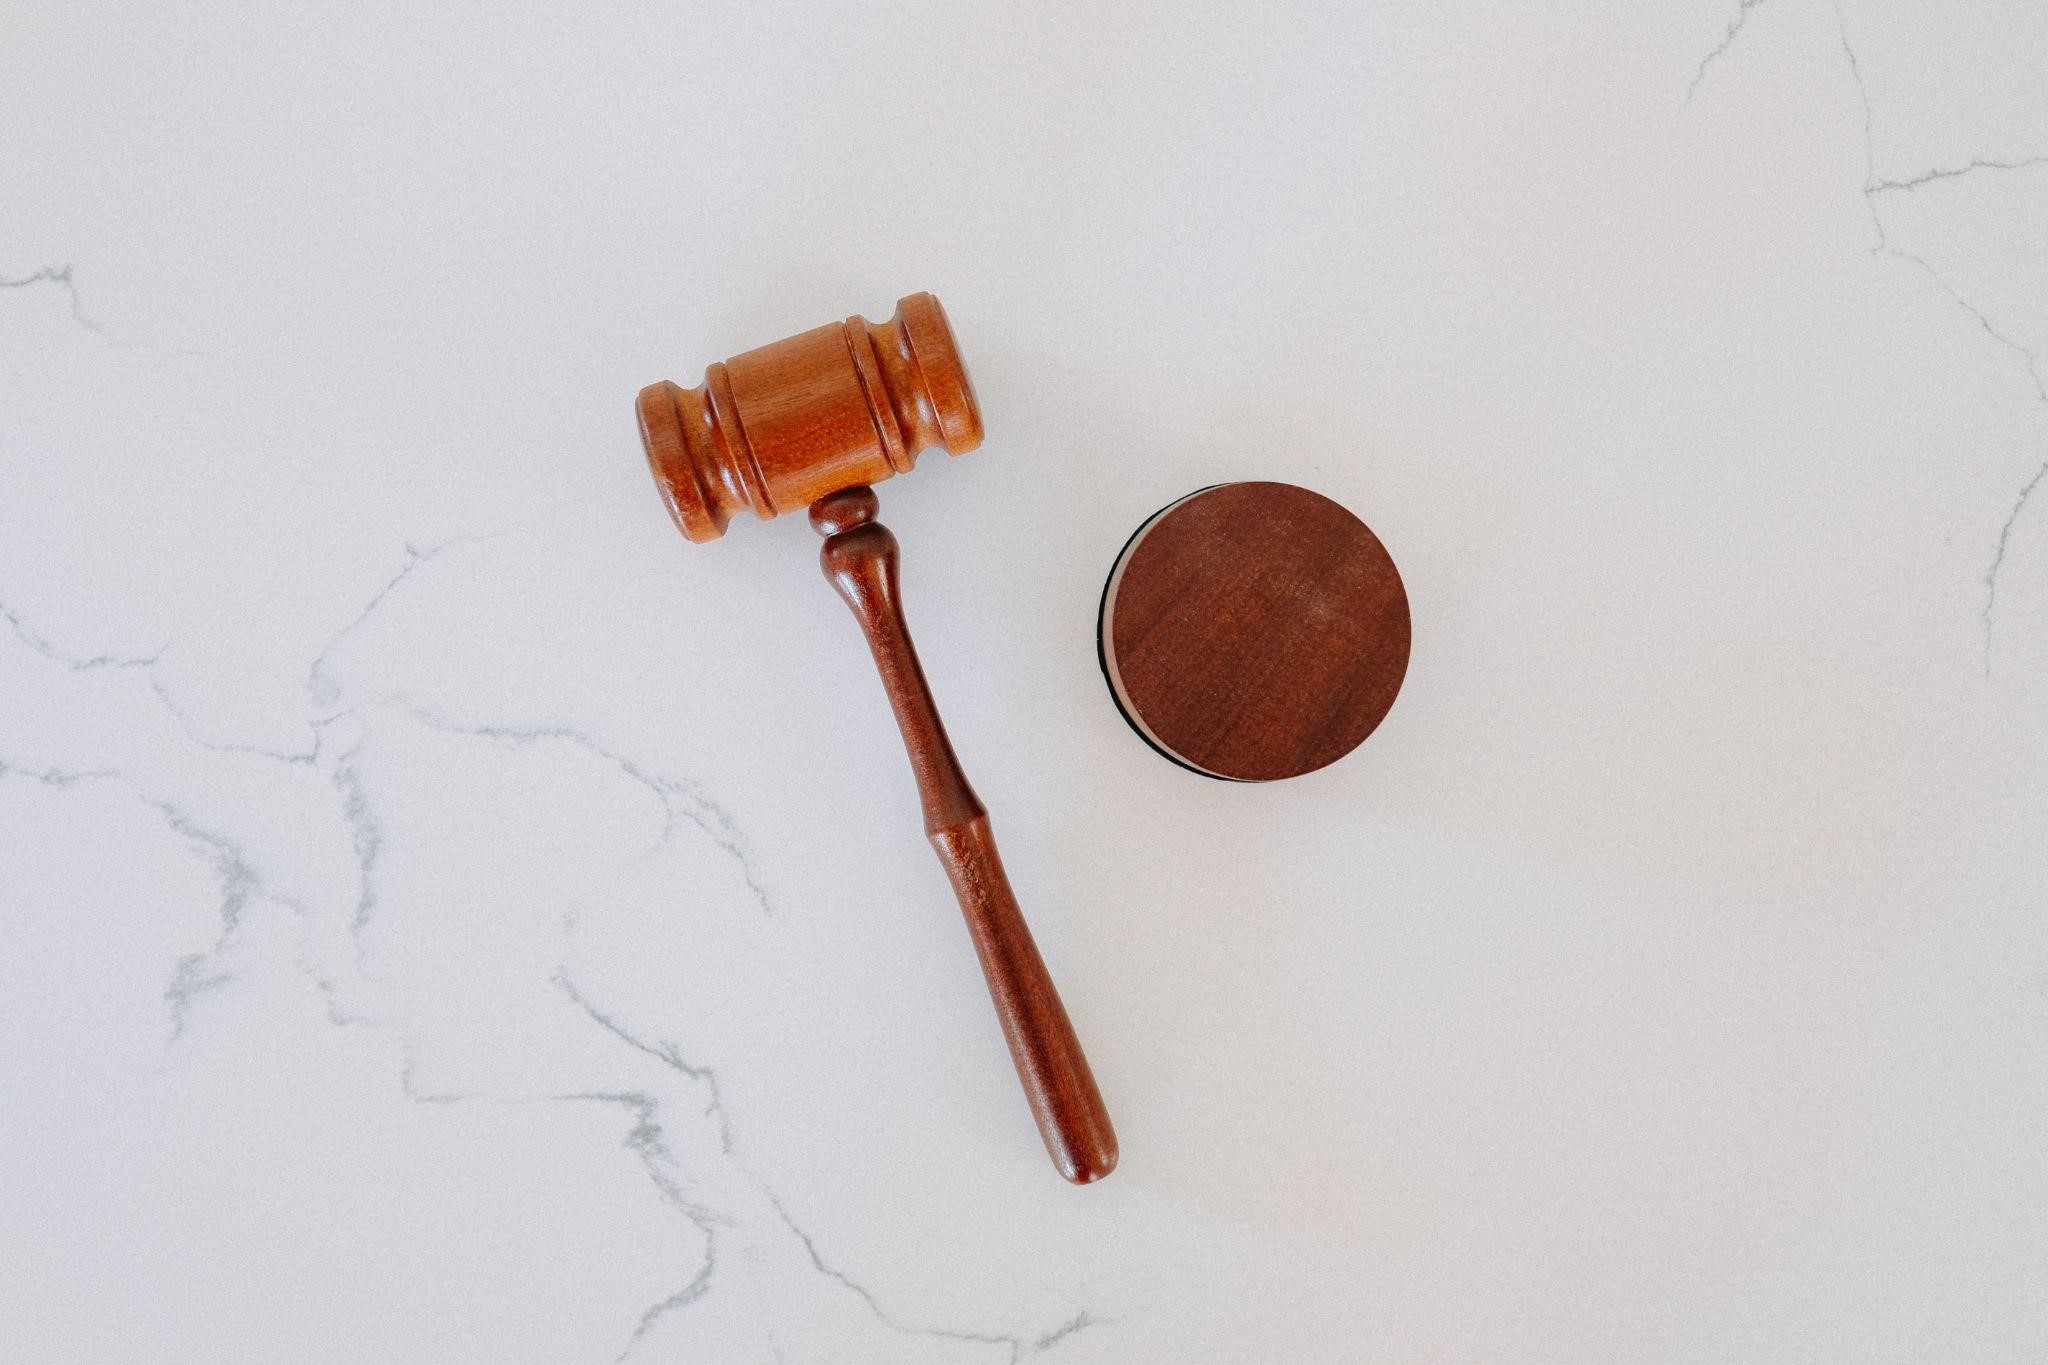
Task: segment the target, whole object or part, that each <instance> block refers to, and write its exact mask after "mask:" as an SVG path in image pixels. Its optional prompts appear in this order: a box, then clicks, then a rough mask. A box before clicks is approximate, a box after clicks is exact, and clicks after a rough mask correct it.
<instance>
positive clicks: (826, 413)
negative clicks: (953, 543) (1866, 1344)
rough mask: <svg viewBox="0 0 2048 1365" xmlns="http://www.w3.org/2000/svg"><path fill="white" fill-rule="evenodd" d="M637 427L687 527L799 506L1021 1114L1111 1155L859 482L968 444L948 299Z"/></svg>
mask: <svg viewBox="0 0 2048 1365" xmlns="http://www.w3.org/2000/svg"><path fill="white" fill-rule="evenodd" d="M639 409H640V434H641V438H642V439H643V440H644V441H645V443H646V446H647V459H648V463H649V464H650V465H651V466H652V467H653V469H654V478H655V482H656V483H657V484H658V485H659V486H660V488H661V491H662V494H663V496H664V497H665V498H666V499H667V501H668V507H669V511H670V513H671V514H672V515H673V516H674V517H675V521H676V525H677V526H679V527H680V528H681V529H682V532H683V534H684V535H685V536H686V537H688V538H689V539H691V540H693V541H698V542H703V541H709V540H716V539H717V538H718V537H719V536H720V535H722V534H724V532H725V528H726V526H727V524H728V523H730V522H731V520H732V518H733V516H734V514H735V513H737V512H740V511H742V510H750V511H752V512H753V513H754V514H755V515H756V516H759V517H762V518H764V519H766V518H769V517H774V516H778V515H780V514H781V513H784V512H793V511H795V510H797V509H798V508H808V509H809V511H810V518H811V525H812V526H813V527H815V528H816V529H817V531H818V533H819V534H820V535H822V536H823V537H825V544H824V547H823V549H822V550H821V551H820V554H819V559H820V561H821V563H822V564H823V566H824V570H825V576H826V577H827V578H828V579H829V580H831V583H832V585H833V586H834V587H835V588H837V589H838V590H839V595H840V596H841V597H843V598H844V599H845V600H846V604H847V605H848V606H849V607H851V608H852V609H853V614H854V616H855V617H856V618H857V619H858V620H859V621H860V625H861V629H862V631H863V632H865V633H866V635H867V641H868V648H869V649H870V650H871V651H872V652H873V654H874V656H875V666H876V667H877V668H878V669H880V670H881V674H882V686H883V689H884V690H885V691H886V692H887V693H888V696H889V704H890V706H891V707H892V708H894V710H895V713H896V724H897V727H898V728H899V729H900V730H901V731H902V732H903V744H904V747H905V748H906V749H907V750H908V751H909V753H910V767H911V771H912V773H913V774H914V775H915V776H916V779H917V790H918V795H919V797H920V798H921V799H922V801H923V804H924V825H925V833H926V834H927V835H928V836H929V837H930V839H931V843H932V847H933V848H934V849H935V850H937V852H938V855H939V861H940V862H941V863H943V864H945V868H946V875H947V876H948V877H949V878H950V879H951V880H952V883H953V891H954V894H955V895H956V896H957V897H958V898H959V901H960V909H961V912H962V913H963V914H964V915H965V916H966V917H967V928H968V931H969V933H971V934H972V935H973V937H974V947H975V951H976V953H977V954H978V955H979V957H980V959H981V969H982V973H983V975H984V976H986V977H987V978H988V987H989V994H990V995H991V996H992V997H993V998H994V1001H995V1008H996V1017H997V1018H998V1019H999V1020H1000V1021H1001V1022H1002V1026H1003V1036H1004V1038H1005V1039H1006V1040H1007V1041H1008V1043H1009V1046H1010V1056H1011V1058H1012V1060H1014V1061H1015V1063H1016V1065H1017V1076H1018V1079H1019V1080H1020V1081H1022V1082H1023V1085H1024V1095H1025V1098H1026V1099H1027V1100H1028V1101H1029V1102H1030V1105H1031V1113H1032V1117H1033V1118H1034V1119H1036V1120H1037V1122H1038V1131H1039V1134H1040V1136H1042V1137H1043V1138H1044V1139H1045V1146H1046V1150H1047V1151H1048V1152H1050V1153H1051V1154H1052V1159H1053V1164H1054V1165H1055V1166H1057V1167H1058V1168H1059V1172H1060V1174H1061V1175H1063V1176H1065V1177H1066V1178H1067V1179H1068V1180H1071V1181H1074V1182H1075V1183H1076V1184H1086V1183H1087V1182H1089V1181H1093V1180H1100V1179H1101V1178H1102V1177H1103V1176H1105V1175H1108V1174H1109V1173H1110V1171H1112V1170H1114V1169H1115V1167H1116V1158H1117V1145H1116V1133H1115V1130H1113V1129H1112V1128H1111V1127H1110V1122H1109V1112H1108V1110H1107V1109H1106V1108H1104V1106H1103V1103H1102V1095H1101V1093H1100V1092H1099V1091H1098V1090H1097V1089H1096V1087H1095V1077H1094V1075H1093V1074H1092V1073H1091V1072H1090V1071H1089V1069H1088V1059H1087V1057H1086V1056H1085V1055H1083V1053H1082V1051H1081V1044H1080V1042H1079V1040H1078V1039H1076V1038H1075V1036H1074V1029H1073V1025H1072V1024H1070V1023H1069V1022H1068V1021H1067V1012H1066V1009H1065V1007H1064V1006H1063V1005H1061V1003H1060V997H1059V993H1058V991H1057V990H1055V989H1054V987H1053V983H1052V977H1051V976H1050V975H1049V974H1048V973H1047V972H1046V969H1045V963H1044V961H1043V960H1042V959H1041V958H1040V957H1039V954H1038V948H1037V945H1036V944H1034V943H1033V942H1032V939H1031V930H1030V928H1029V926H1027V925H1026V924H1025V922H1024V916H1023V913H1022V912H1021V911H1020V910H1019V909H1018V908H1017V898H1016V895H1015V893H1014V892H1012V891H1011V890H1010V883H1009V879H1008V878H1007V877H1006V876H1005V875H1004V873H1003V863H1002V859H1001V857H1000V856H999V855H998V854H997V852H996V844H995V836H994V835H993V834H992V833H990V831H989V821H988V809H987V807H985V806H983V805H982V804H981V800H980V798H978V797H977V796H976V795H975V794H974V788H973V787H971V786H969V785H968V782H967V775H966V774H965V773H964V772H962V771H961V768H960V760H959V759H958V758H957V757H955V756H954V753H953V745H952V743H951V741H950V740H948V739H947V737H946V728H945V725H944V724H943V723H942V722H941V721H940V720H939V712H938V707H937V705H936V704H935V703H934V702H933V700H932V694H931V688H930V687H929V686H928V685H927V684H926V682H925V677H924V669H923V667H922V666H921V665H920V664H919V663H918V660H917V650H916V648H915V647H914V646H913V645H912V644H911V640H910V628H909V627H908V626H907V625H906V624H905V623H904V619H903V608H902V604H901V602H900V601H899V597H898V591H897V551H896V537H895V536H893V535H891V534H890V532H889V529H888V528H887V527H885V526H883V525H882V524H881V523H880V522H878V521H876V520H875V513H876V511H877V507H878V504H877V501H876V498H875V494H874V491H873V490H872V489H871V488H870V487H869V485H870V484H874V483H879V482H880V481H881V480H883V479H886V478H888V477H889V476H890V475H892V474H896V473H907V472H908V471H909V470H910V469H911V468H912V467H913V466H914V465H915V464H916V461H917V457H918V455H919V454H920V453H921V452H922V451H924V450H927V449H929V448H931V447H934V446H936V447H938V448H940V449H943V450H945V451H947V452H948V453H949V454H953V455H961V454H965V453H966V452H967V451H970V450H973V449H974V448H975V447H976V446H978V445H980V444H981V412H980V410H979V408H978V407H977V406H976V404H975V400H974V389H973V386H972V385H971V384H970V382H969V381H968V378H967V368H966V366H965V365H964V364H963V363H962V362H961V359H960V352H959V349H958V348H957V346H956V345H955V344H954V341H953V330H952V327H951V326H950V325H949V324H948V323H947V321H946V314H945V310H944V309H942V308H941V307H940V306H939V301H938V300H937V299H936V298H934V297H932V296H931V295H930V294H912V295H910V296H908V297H907V298H903V299H900V300H898V301H897V305H896V314H895V316H894V317H892V318H890V319H889V320H888V321H887V322H880V323H871V322H868V321H867V320H866V319H864V318H860V317H852V318H848V319H847V320H846V321H845V322H843V323H830V324H828V325H826V326H823V327H818V328H814V329H812V330H811V331H808V332H804V333H802V334H800V335H798V336H793V337H790V338H788V339H786V340H783V341H778V342H775V343H773V344H772V345H768V346H763V347H760V348H759V349H757V350H752V351H748V352H746V353H745V354H744V355H737V356H734V357H733V358H732V359H730V360H726V361H722V362H719V363H716V364H713V365H712V366H711V367H710V368H709V369H707V370H706V371H705V374H704V383H703V384H702V385H700V386H699V387H697V388H694V389H685V388H681V387H679V386H677V385H675V384H672V383H668V382H663V383H659V384H650V385H648V386H647V387H646V388H644V389H642V390H641V391H640V399H639Z"/></svg>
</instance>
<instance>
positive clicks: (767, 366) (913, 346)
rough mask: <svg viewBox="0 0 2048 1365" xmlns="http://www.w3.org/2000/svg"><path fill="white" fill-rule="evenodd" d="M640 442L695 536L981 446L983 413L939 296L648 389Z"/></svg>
mask: <svg viewBox="0 0 2048 1365" xmlns="http://www.w3.org/2000/svg"><path fill="white" fill-rule="evenodd" d="M640 438H641V440H642V441H644V442H645V443H646V446H647V462H648V464H650V465H651V466H653V468H654V481H655V483H656V484H658V485H659V486H660V488H661V492H662V496H663V497H665V498H666V499H667V500H668V510H669V512H670V514H671V515H673V516H674V517H675V519H676V525H677V526H679V527H681V528H682V532H683V534H684V535H685V536H688V537H689V538H690V539H691V540H696V541H704V540H716V539H717V538H718V537H719V536H721V535H723V534H724V533H725V527H726V523H728V522H730V521H731V520H732V518H733V514H734V513H735V512H738V511H741V510H742V509H752V511H753V513H754V515H755V516H758V517H761V518H763V519H764V520H765V519H766V518H769V517H773V516H777V515H780V514H781V513H783V512H794V511H800V510H802V509H803V508H806V507H809V506H810V505H811V504H812V503H814V502H816V501H817V500H818V499H820V498H822V497H824V496H825V495H826V494H828V493H836V492H838V491H839V490H840V489H842V488H852V487H854V486H856V485H859V484H871V483H879V482H880V481H881V480H883V479H886V478H888V477H889V476H890V475H891V474H895V473H898V472H903V471H908V470H909V469H910V468H911V467H912V466H913V465H915V464H916V463H917V457H918V455H919V454H920V453H921V452H923V451H924V450H926V449H929V448H930V447H932V446H938V447H940V448H942V449H944V450H945V451H947V452H948V453H949V454H953V455H964V454H966V453H967V452H968V451H970V450H972V449H974V448H975V447H976V446H978V445H980V444H981V410H980V408H978V407H977V406H976V405H975V402H974V386H973V384H972V383H970V382H969V381H968V378H967V367H966V366H965V365H964V364H962V363H961V360H960V351H959V348H958V347H956V346H955V345H954V344H953V329H952V327H951V326H950V325H949V324H948V323H947V321H946V310H945V309H943V308H941V307H940V306H939V301H938V300H937V299H935V298H933V297H932V296H931V295H930V294H912V295H910V296H908V297H907V298H902V299H898V300H897V301H896V315H895V316H894V317H892V318H890V319H889V320H888V321H887V322H869V321H868V320H867V319H865V318H862V317H858V316H856V317H850V318H848V319H847V320H846V321H845V322H834V323H828V324H827V325H825V326H823V327H817V328H813V329H812V330H811V331H808V332H804V333H802V334H801V335H798V336H793V337H790V338H788V339H787V340H784V341H778V342H775V343H773V344H772V345H768V346H763V347H761V348H760V349H758V350H753V351H748V352H747V353H746V354H744V355H736V356H734V357H733V358H732V359H730V360H726V361H722V362H719V363H717V364H714V365H712V366H711V367H710V368H709V369H707V370H706V371H705V372H704V382H703V383H702V384H701V385H699V386H698V387H696V388H694V389H685V388H680V387H678V386H677V385H675V384H672V383H668V382H667V381H664V382H662V383H659V384H649V385H648V386H647V387H646V388H644V389H642V390H640Z"/></svg>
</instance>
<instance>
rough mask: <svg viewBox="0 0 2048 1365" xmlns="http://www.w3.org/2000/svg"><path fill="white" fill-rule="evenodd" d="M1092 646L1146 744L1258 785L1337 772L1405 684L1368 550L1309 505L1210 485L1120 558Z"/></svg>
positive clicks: (1365, 535) (1382, 569) (1402, 620)
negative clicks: (1332, 767)
mask: <svg viewBox="0 0 2048 1365" xmlns="http://www.w3.org/2000/svg"><path fill="white" fill-rule="evenodd" d="M1096 641H1097V648H1098V652H1099V655H1100V658H1101V661H1102V673H1103V676H1104V677H1105V678H1107V679H1108V680H1109V690H1110V695H1111V696H1113V697H1114V698H1115V699H1116V704H1117V708H1118V709H1119V710H1120V711H1122V712H1123V715H1124V719H1125V720H1127V721H1129V722H1130V724H1131V728H1132V729H1133V730H1136V731H1137V732H1138V734H1139V736H1140V737H1141V738H1143V739H1144V741H1145V742H1146V743H1147V744H1150V745H1151V746H1152V747H1153V748H1154V749H1156V750H1158V751H1159V752H1160V753H1161V754H1164V755H1165V756H1166V757H1167V758H1170V759H1172V760H1173V761H1174V762H1175V763H1178V764H1180V765H1181V766H1182V767H1184V768H1191V769H1193V770H1194V771H1195V772H1198V773H1202V774H1204V775H1205V776H1208V777H1217V778H1225V779H1228V780H1231V781H1237V782H1271V781H1274V780H1275V779H1278V778H1283V777H1296V776H1299V775H1300V774H1302V773H1308V772H1314V771H1315V770H1316V769H1318V768H1321V767H1324V766H1326V765H1328V764H1331V763H1334V762H1336V761H1337V760H1338V759H1340V758H1342V757H1343V756H1344V755H1346V754H1348V753H1350V752H1351V751H1352V750H1353V749H1355V748H1357V747H1358V746H1359V744H1360V743H1362V742H1363V741H1364V739H1365V737H1366V736H1367V735H1369V734H1371V733H1372V732H1373V730H1374V729H1375V728H1377V727H1378V725H1379V723H1380V721H1381V720H1382V719H1384V718H1385V716H1386V714H1387V711H1388V709H1389V708H1390V707H1392V706H1393V704H1394V697H1395V695H1396V694H1397V693H1398V692H1400V690H1401V680H1402V678H1403V677H1404V676H1405V675H1406V674H1407V671H1408V646H1409V621H1408V594H1407V590H1406V589H1405V588H1403V587H1402V584H1401V574H1400V571H1399V570H1397V569H1396V568H1395V567H1394V561H1393V559H1392V558H1391V557H1390V556H1389V555H1388V554H1387V551H1386V547H1385V546H1383V545H1381V544H1380V542H1379V537H1377V536H1375V535H1374V534H1373V533H1372V531H1371V530H1370V529H1368V528H1367V526H1366V524H1365V523H1364V522H1362V521H1360V520H1359V519H1358V518H1357V517H1355V516H1353V515H1351V513H1350V512H1348V511H1346V510H1345V509H1344V508H1343V507H1342V506H1340V505H1339V504H1337V503H1335V502H1332V501H1330V499H1328V498H1326V497H1324V496H1323V495H1322V494H1320V493H1313V492H1310V491H1309V490H1308V489H1306V488H1297V487H1296V486H1294V485H1293V484H1286V483H1227V484H1218V485H1216V486H1214V487H1211V488H1204V489H1201V490H1199V491H1197V492H1194V493H1190V494H1189V495H1188V496H1186V497H1184V498H1182V499H1180V500H1179V501H1178V502H1174V503H1170V504H1168V505H1167V506H1166V507H1165V508H1163V509H1162V510H1160V511H1159V512H1157V513H1155V514H1154V515H1153V516H1152V517H1151V518H1150V519H1149V520H1147V521H1146V522H1145V523H1144V524H1143V525H1142V526H1140V527H1139V528H1138V530H1137V532H1136V533H1135V534H1134V535H1132V537H1131V538H1130V540H1129V542H1128V543H1126V544H1125V546H1124V548H1123V553H1122V554H1120V555H1118V556H1117V559H1116V563H1115V565H1114V566H1112V567H1111V569H1110V573H1109V581H1108V582H1107V583H1106V584H1104V586H1103V591H1102V611H1101V617H1100V620H1099V621H1098V623H1097V630H1096Z"/></svg>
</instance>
